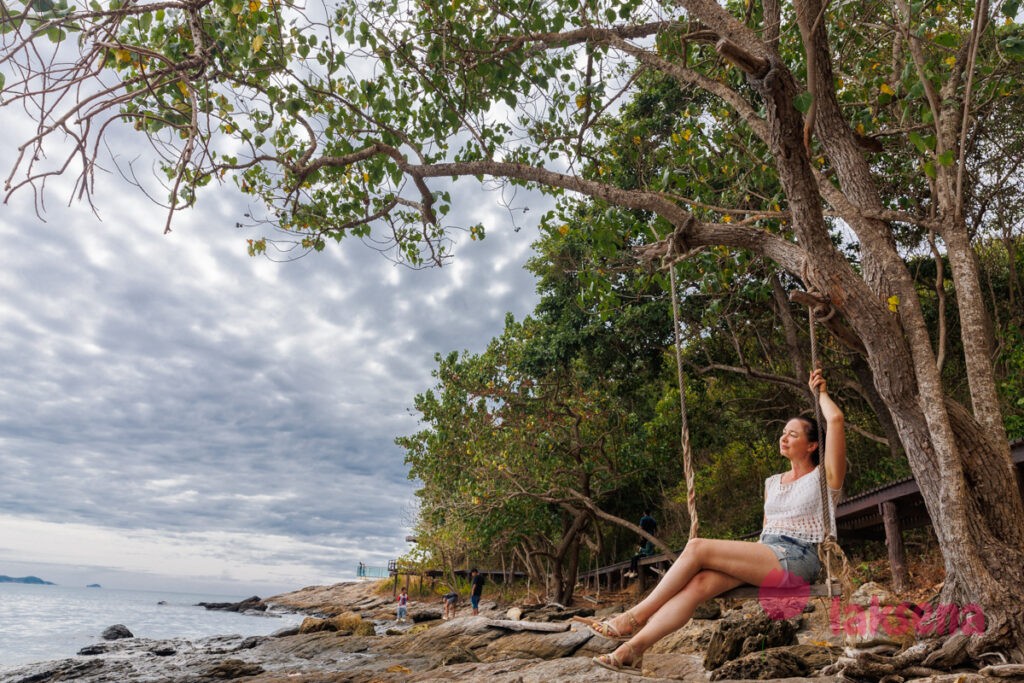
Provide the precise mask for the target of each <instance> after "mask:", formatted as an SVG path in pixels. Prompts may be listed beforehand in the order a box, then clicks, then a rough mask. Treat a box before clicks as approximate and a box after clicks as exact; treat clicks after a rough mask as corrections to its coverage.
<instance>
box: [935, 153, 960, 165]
mask: <svg viewBox="0 0 1024 683" xmlns="http://www.w3.org/2000/svg"><path fill="white" fill-rule="evenodd" d="M935 159H936V161H938V162H939V164H941V165H942V166H946V167H947V168H948V167H949V166H952V165H953V161H954V160H955V159H956V155H954V154H953V150H951V149H947V150H946V151H945V152H943V153H942V154H940V155H938V156H937V157H935Z"/></svg>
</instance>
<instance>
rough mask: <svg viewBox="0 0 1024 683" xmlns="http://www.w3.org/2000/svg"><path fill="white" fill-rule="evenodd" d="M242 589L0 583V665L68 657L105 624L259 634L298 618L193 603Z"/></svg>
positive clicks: (172, 633)
mask: <svg viewBox="0 0 1024 683" xmlns="http://www.w3.org/2000/svg"><path fill="white" fill-rule="evenodd" d="M247 597H249V596H223V595H198V594H190V593H157V592H150V591H124V590H112V589H108V588H71V587H66V586H33V585H27V584H15V583H0V673H2V672H3V671H4V670H5V669H8V668H10V667H12V666H16V665H21V664H28V663H30V662H40V661H48V660H53V659H63V658H65V657H72V656H74V655H75V653H77V652H78V651H79V650H80V649H82V648H83V647H85V646H86V645H90V644H92V643H97V642H101V641H102V638H101V637H100V634H101V633H103V631H104V629H106V628H107V627H108V626H112V625H113V624H124V625H125V626H127V627H128V630H129V631H131V632H132V633H133V634H134V635H135V636H138V637H139V638H158V639H159V638H201V637H204V636H214V635H228V634H236V633H237V634H240V635H243V636H256V635H267V634H270V633H273V632H274V631H276V630H278V629H281V628H284V627H286V626H291V625H293V624H297V623H299V622H300V621H301V619H302V617H301V616H300V615H297V614H281V615H279V616H278V617H277V618H275V617H265V616H248V615H243V614H237V613H235V612H218V611H210V610H207V609H204V608H202V607H195V606H194V605H195V604H196V603H197V602H238V601H239V600H243V599H245V598H247ZM161 601H163V602H165V603H166V604H164V605H160V604H158V603H159V602H161Z"/></svg>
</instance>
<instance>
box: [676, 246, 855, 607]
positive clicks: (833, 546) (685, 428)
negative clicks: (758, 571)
mask: <svg viewBox="0 0 1024 683" xmlns="http://www.w3.org/2000/svg"><path fill="white" fill-rule="evenodd" d="M673 256H676V254H675V244H674V243H673V244H672V246H671V247H670V250H669V254H667V255H666V261H668V271H669V283H670V286H671V289H672V320H673V322H674V333H675V334H674V336H675V347H676V349H675V351H676V354H675V355H676V381H677V382H678V384H679V418H680V419H679V421H680V442H681V445H682V451H683V475H684V477H685V479H686V508H687V511H688V513H689V515H690V536H689V537H690V538H697V537H698V535H699V530H700V521H699V519H698V517H697V492H696V485H695V483H694V474H693V455H692V452H691V448H690V428H689V424H688V420H687V417H686V413H687V411H686V377H685V374H684V373H683V352H682V346H683V343H682V331H681V329H682V324H681V321H680V317H679V295H678V293H677V291H676V289H677V288H676V268H675V263H676V260H677V258H676V259H671V260H669V257H673ZM664 263H665V261H663V264H664ZM807 294H808V295H810V296H811V298H813V299H814V300H815V301H819V302H822V303H821V305H819V306H814V305H811V306H808V309H807V312H808V318H809V325H808V328H809V335H810V346H811V349H810V351H811V367H813V368H815V369H820V367H821V365H820V361H819V360H818V338H817V331H816V323H817V322H818V320H819V319H820V320H821V321H825V320H828V319H829V318H831V317H832V315H833V314H834V313H835V311H834V309H832V308H831V307H830V306H828V305H827V304H826V303H824V302H825V300H824V299H823V298H822V297H820V296H817V295H815V294H813V293H812V292H807ZM819 393H820V390H818V389H815V392H814V417H815V421H816V423H817V424H818V432H819V433H818V435H817V438H818V453H819V458H818V467H819V468H820V470H819V473H818V474H819V476H818V482H819V494H820V498H821V521H822V528H823V529H824V530H825V534H824V539H823V540H822V542H821V543H819V544H818V557H819V559H820V560H821V565H822V567H823V568H824V569H825V578H826V581H825V584H826V592H827V595H828V597H829V598H832V597H833V596H834V592H833V591H834V586H833V581H834V576H833V569H832V567H833V560H838V562H839V567H840V569H839V581H840V586H841V588H842V590H846V589H847V588H848V587H849V586H850V564H849V561H848V560H847V558H846V554H845V553H844V552H843V549H842V548H841V547H840V546H839V543H838V542H837V540H836V530H835V525H834V524H833V522H832V511H831V507H830V506H829V493H828V477H827V471H826V465H825V438H826V434H825V425H824V422H823V420H822V417H821V406H820V405H819ZM732 594H736V595H735V596H733V595H732ZM740 595H742V596H744V597H745V596H746V591H744V589H743V588H742V587H741V588H739V589H733V590H732V591H728V592H726V593H724V594H723V595H721V596H719V597H740Z"/></svg>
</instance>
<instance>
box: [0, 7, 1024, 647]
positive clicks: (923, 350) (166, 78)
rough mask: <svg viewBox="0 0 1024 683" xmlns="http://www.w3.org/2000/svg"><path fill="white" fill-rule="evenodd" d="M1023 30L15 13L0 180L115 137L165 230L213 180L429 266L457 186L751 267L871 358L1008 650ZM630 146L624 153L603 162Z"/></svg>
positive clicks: (442, 239) (1018, 627)
mask: <svg viewBox="0 0 1024 683" xmlns="http://www.w3.org/2000/svg"><path fill="white" fill-rule="evenodd" d="M1017 13H1018V3H1017V2H1016V0H1012V1H1011V2H1007V3H1005V4H1002V5H1000V4H998V3H997V4H991V3H989V2H988V1H987V0H977V2H970V3H950V4H945V3H939V2H929V1H927V0H924V1H919V2H918V1H915V2H911V1H910V0H891V1H890V2H848V3H841V4H835V5H832V6H830V5H828V4H826V3H824V2H823V1H822V0H796V1H795V2H793V3H792V4H782V3H779V2H777V1H776V0H762V2H761V3H754V2H750V3H718V2H711V0H679V1H678V2H676V3H666V4H658V3H655V2H640V1H639V0H593V1H591V0H587V1H586V2H579V3H577V2H560V1H558V0H552V1H550V2H546V3H537V2H535V1H534V0H529V1H527V0H479V1H472V0H460V1H456V0H444V1H438V0H419V1H417V2H400V1H398V0H369V1H365V2H356V3H346V4H342V5H340V6H338V7H320V6H316V7H308V8H302V7H299V6H297V5H292V4H290V3H282V2H279V1H277V0H272V1H270V2H267V1H265V0H167V1H153V2H139V1H128V2H121V1H120V0H114V1H111V2H101V1H100V0H94V1H93V2H92V3H91V4H90V5H89V6H88V7H78V6H74V5H71V4H69V3H68V0H45V1H44V0H28V1H27V2H26V1H24V0H22V1H16V2H13V3H5V4H4V5H3V10H2V19H0V21H2V30H3V34H4V35H3V52H2V55H0V68H2V70H3V75H4V76H5V83H4V84H3V88H4V90H3V102H4V104H5V105H7V106H10V107H13V108H12V109H11V111H17V112H19V114H24V113H27V114H28V115H29V116H31V117H33V118H34V120H35V123H36V124H37V129H36V132H35V134H34V135H33V136H32V137H31V139H30V140H27V141H25V144H24V145H23V146H21V147H20V148H19V149H20V152H21V153H20V156H19V157H18V159H17V162H16V168H15V169H14V170H13V172H12V175H11V176H10V179H9V180H8V188H10V189H11V190H12V191H13V190H17V189H19V188H22V187H26V186H35V187H37V188H38V187H39V186H40V185H41V184H43V183H45V181H46V180H47V178H48V177H50V176H51V175H53V174H56V173H66V172H69V170H70V169H73V168H76V169H78V171H80V173H81V175H80V176H79V181H80V184H79V188H80V189H81V191H82V192H83V193H85V194H88V193H89V192H90V191H91V190H92V184H93V183H94V182H95V169H96V163H97V158H96V155H97V153H98V152H97V150H98V149H101V145H100V144H99V143H101V142H102V141H103V140H104V138H105V136H108V135H109V134H110V131H112V130H113V129H114V126H115V123H116V122H117V121H118V120H121V121H123V122H127V123H128V124H130V125H131V126H133V127H134V128H136V129H138V130H139V131H141V132H142V133H144V134H146V135H148V136H149V138H150V139H151V140H153V141H155V142H156V143H157V144H156V146H155V147H154V149H156V150H157V151H159V152H161V153H162V154H163V155H164V164H165V171H166V178H167V180H168V182H167V191H168V199H167V206H168V209H169V211H168V221H170V220H171V219H172V218H173V214H174V212H175V211H177V210H180V209H181V208H182V207H184V206H187V205H190V204H191V203H192V202H194V201H196V199H197V197H198V196H200V192H199V189H200V188H201V187H202V186H204V185H207V184H209V183H210V182H211V181H213V182H221V180H222V179H223V178H225V177H232V178H234V179H235V182H236V183H237V184H238V186H239V188H240V189H241V190H242V191H243V192H246V193H249V194H251V195H253V196H255V197H258V198H259V199H260V200H262V201H263V202H264V203H265V205H266V207H267V213H266V216H265V220H266V222H267V224H268V225H270V226H272V227H273V229H275V230H279V231H280V233H275V234H273V235H271V236H270V239H285V240H294V241H296V242H299V243H300V244H301V245H302V246H304V247H305V248H308V249H322V248H323V247H324V245H325V243H326V241H328V240H332V239H333V240H341V239H343V238H344V237H346V236H350V235H354V236H366V235H369V234H371V232H372V231H374V230H378V229H380V230H383V231H385V234H386V235H387V236H388V238H390V239H392V240H393V242H394V245H395V246H396V249H397V251H396V255H397V256H398V257H399V258H402V259H407V260H409V261H413V262H421V261H424V260H433V261H435V262H443V260H444V259H445V258H447V257H448V256H449V255H450V253H449V246H450V242H449V241H448V240H447V238H446V234H447V230H448V229H450V228H451V227H452V226H447V225H445V222H444V221H445V219H444V216H445V215H446V213H447V210H448V208H449V203H450V196H449V194H448V193H447V191H446V188H447V185H446V183H447V182H448V181H449V180H450V179H451V178H458V177H467V178H476V179H479V180H484V181H486V182H489V181H488V180H487V179H497V180H498V181H500V182H505V183H512V184H529V185H533V186H539V187H543V188H546V189H548V190H549V191H551V192H553V193H555V194H559V193H566V192H571V193H574V194H575V195H577V196H582V197H587V198H589V199H590V200H591V201H592V203H593V205H594V206H595V214H597V213H599V210H600V208H601V207H605V208H606V209H607V213H608V216H609V220H610V221H612V222H614V220H616V219H615V218H614V216H615V215H616V212H617V211H623V210H628V211H629V212H631V215H633V216H635V217H637V218H642V219H643V220H644V221H646V224H647V225H648V227H649V229H650V231H651V235H653V236H654V238H653V239H648V240H646V241H648V242H650V243H649V244H648V245H647V246H648V249H647V250H646V251H645V255H646V256H647V257H649V258H652V259H654V260H658V261H660V262H661V263H665V262H671V261H674V260H678V259H682V258H685V257H686V256H687V255H688V254H690V253H692V252H693V251H694V250H699V249H701V248H703V247H709V246H724V247H727V248H729V249H732V250H736V251H737V252H743V253H752V254H756V255H757V256H759V257H761V258H764V259H766V260H770V261H772V262H773V263H774V264H776V266H777V267H778V268H779V269H781V270H782V271H785V272H787V273H788V274H789V275H790V276H791V277H792V278H795V279H796V280H799V281H800V282H802V283H803V285H804V287H805V288H806V289H807V290H811V291H812V292H813V294H814V296H816V297H818V298H819V299H820V301H821V302H822V306H823V307H827V308H829V309H831V310H832V311H833V312H834V314H833V315H832V316H831V317H830V318H829V319H828V321H827V322H826V323H825V324H826V325H827V326H829V327H830V328H831V329H832V330H833V331H834V332H835V333H836V336H837V337H839V338H842V339H843V340H845V341H846V343H848V344H849V345H850V346H851V348H853V349H854V350H855V351H856V353H858V354H860V355H862V356H863V358H864V359H865V362H866V363H867V366H868V368H869V369H870V374H871V377H872V378H873V383H874V388H875V390H876V391H877V394H878V396H879V397H880V399H881V403H882V404H883V405H884V409H885V410H887V411H888V412H889V414H890V417H891V420H892V423H893V426H894V429H895V432H896V433H897V434H898V437H899V440H900V441H901V443H902V445H903V448H904V450H905V452H906V454H907V458H908V460H909V463H910V466H911V469H912V471H913V472H914V475H915V476H916V478H917V480H918V482H919V484H920V486H921V490H922V493H923V495H924V499H925V502H926V504H927V507H928V510H929V512H930V514H931V516H932V518H933V520H934V522H935V528H936V532H937V535H938V537H939V541H940V544H941V547H942V550H943V556H944V559H945V565H946V575H947V576H946V582H945V584H944V588H943V599H944V600H946V601H950V602H957V603H968V602H973V603H976V604H979V605H980V606H981V607H982V608H983V610H984V612H985V616H986V617H987V619H988V630H987V632H986V634H985V635H984V637H981V638H978V639H975V641H974V642H973V643H972V646H971V651H972V652H973V653H974V654H980V653H982V652H985V651H988V650H991V649H994V648H1000V649H1003V650H1004V651H1007V652H1009V653H1011V655H1012V657H1013V659H1015V660H1017V661H1024V645H1022V643H1024V602H1022V600H1021V598H1020V597H1019V591H1018V590H1017V587H1019V586H1020V585H1022V584H1024V506H1022V503H1021V500H1020V497H1019V496H1018V494H1017V491H1016V488H1015V485H1014V478H1013V477H1012V476H1010V475H1011V472H1012V464H1011V462H1010V457H1009V448H1008V444H1007V440H1006V432H1005V430H1004V426H1003V415H1002V411H1001V408H1000V404H999V399H998V395H997V390H996V377H995V375H994V369H993V363H992V361H991V357H992V347H991V328H990V324H989V321H988V319H987V316H986V310H985V306H984V301H983V296H982V295H983V289H982V285H981V282H980V278H979V275H978V263H977V260H976V258H975V254H974V252H973V251H972V240H973V239H975V238H976V237H977V236H978V235H979V234H984V233H986V232H987V231H990V230H995V231H1002V230H1004V229H1005V226H1004V225H1002V224H1001V223H1000V221H1004V220H1006V216H1005V215H1002V214H1000V212H999V210H998V209H999V207H1001V206H1002V204H1000V203H999V202H990V201H989V200H988V199H987V198H992V197H996V196H997V194H998V193H995V192H993V191H992V189H993V188H996V187H1006V186H1019V184H1020V174H1019V171H1018V169H1019V160H1020V158H1021V149H1020V148H1021V139H1020V130H1021V127H1020V125H1019V121H1020V118H1019V117H1020V111H1022V107H1021V101H1020V99H1021V88H1020V79H1019V76H1020V74H1019V62H1017V61H1014V59H1015V58H1016V57H1019V55H1020V53H1021V51H1022V50H1021V47H1022V44H1024V40H1022V38H1021V37H1020V25H1019V24H1018V23H1017V21H1016V20H1017ZM48 41H50V42H48ZM651 74H654V75H656V76H659V77H663V78H665V79H668V80H669V81H671V82H672V83H674V84H675V86H676V87H677V89H678V90H679V91H680V92H681V93H682V94H683V96H684V97H683V100H684V101H685V103H684V102H682V101H680V102H678V103H676V108H675V110H674V111H672V112H670V113H671V115H672V116H674V117H675V118H676V119H677V120H678V121H679V128H678V130H677V131H675V132H673V133H672V134H671V135H670V136H668V137H667V138H665V137H660V136H652V137H646V133H645V132H644V131H640V130H637V131H635V132H631V131H625V130H622V129H621V128H620V127H619V126H618V123H617V121H618V120H617V118H616V114H617V112H618V110H619V108H620V107H621V106H622V105H623V103H624V102H627V101H629V100H630V98H632V97H633V96H634V95H635V94H636V93H637V92H638V90H639V89H640V88H641V87H642V83H643V82H644V81H645V79H646V78H647V77H648V76H650V75H651ZM680 109H681V110H680ZM630 134H631V135H632V138H631V139H632V141H633V148H632V149H631V150H630V151H629V153H628V154H621V153H617V154H615V155H612V154H611V153H609V150H614V149H616V147H615V146H608V145H605V144H604V142H606V141H607V140H609V139H611V138H613V137H618V138H621V137H622V136H623V135H630ZM993 157H999V158H1000V159H1001V160H1002V161H1001V162H1000V163H993V162H992V159H993ZM652 160H653V161H652ZM668 165H670V166H668ZM673 168H674V169H675V170H673ZM652 169H666V170H664V171H662V172H660V173H652V172H651V170H652ZM1014 215H1015V214H1014ZM481 229H482V226H471V227H470V230H471V231H472V232H473V234H474V235H477V234H482V233H480V232H479V231H480V230H481ZM638 241H644V240H638ZM267 244H268V242H267V240H266V238H259V239H254V240H253V241H252V244H251V249H252V251H253V252H254V253H259V252H262V251H264V250H265V249H266V248H267ZM926 244H930V245H932V246H933V248H934V249H935V250H936V251H937V252H940V253H941V255H942V257H943V259H944V262H946V263H948V265H949V270H950V273H949V275H950V277H951V279H952V283H953V285H954V292H955V296H956V298H957V303H958V306H957V309H956V310H957V312H958V315H959V325H958V330H959V333H960V336H961V342H962V348H963V357H964V367H965V372H966V376H967V380H968V389H969V391H968V398H969V400H968V401H966V402H963V403H960V402H957V401H955V400H954V399H953V396H952V395H951V394H950V393H949V391H948V390H947V389H946V388H945V387H944V385H943V382H942V377H941V373H940V367H939V365H940V363H939V359H940V358H941V357H942V353H943V347H941V346H940V347H937V346H936V345H935V344H933V341H932V335H931V334H930V332H931V330H930V329H929V327H928V324H927V320H926V318H925V316H924V315H923V313H922V306H921V302H920V300H919V298H918V296H919V289H918V288H917V287H916V286H915V281H914V279H913V277H912V274H911V272H910V271H909V270H908V268H907V264H906V260H905V255H906V253H907V252H908V251H913V250H916V249H920V248H922V246H923V245H926ZM844 247H849V248H844Z"/></svg>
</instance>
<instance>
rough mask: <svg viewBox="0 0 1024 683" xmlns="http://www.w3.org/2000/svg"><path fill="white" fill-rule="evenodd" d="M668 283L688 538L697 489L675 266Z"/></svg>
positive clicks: (694, 531)
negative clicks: (672, 324)
mask: <svg viewBox="0 0 1024 683" xmlns="http://www.w3.org/2000/svg"><path fill="white" fill-rule="evenodd" d="M668 272H669V284H670V286H671V287H672V320H673V321H674V323H675V325H674V326H673V328H674V331H675V340H676V381H677V382H678V383H679V424H680V427H679V431H680V441H681V443H682V447H683V476H684V477H685V478H686V510H687V512H688V513H689V515H690V538H697V537H698V535H699V534H700V521H699V520H698V519H697V491H696V486H695V484H694V477H693V456H692V455H691V452H690V426H689V424H688V422H687V419H686V377H685V375H684V374H683V351H682V348H683V338H682V333H681V332H680V328H681V325H680V321H679V295H678V294H677V293H676V267H675V264H673V265H670V266H669V270H668Z"/></svg>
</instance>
